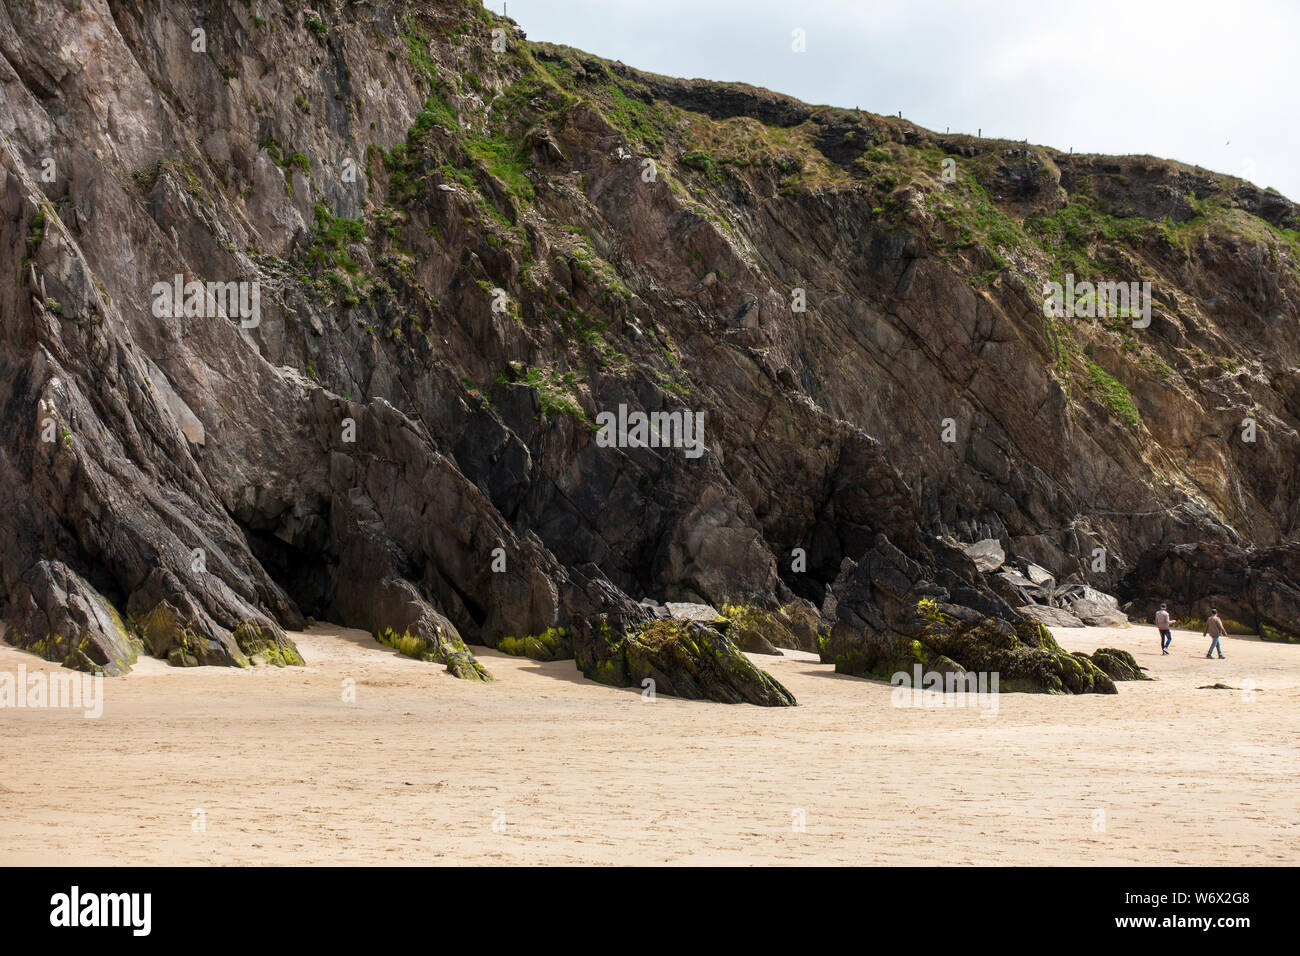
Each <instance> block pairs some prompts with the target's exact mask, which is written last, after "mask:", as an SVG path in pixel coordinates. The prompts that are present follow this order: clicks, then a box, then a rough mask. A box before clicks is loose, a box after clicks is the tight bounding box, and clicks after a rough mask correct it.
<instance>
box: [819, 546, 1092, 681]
mask: <svg viewBox="0 0 1300 956" xmlns="http://www.w3.org/2000/svg"><path fill="white" fill-rule="evenodd" d="M834 591H835V594H836V598H837V603H836V621H835V625H834V627H833V628H832V630H831V633H830V635H829V637H828V638H827V640H826V641H825V644H824V646H823V648H822V653H821V657H822V660H823V661H824V662H826V663H833V664H834V665H835V670H836V671H837V672H839V673H843V674H852V675H854V676H858V677H871V678H875V679H877V680H890V679H891V677H892V676H893V675H894V674H896V673H898V672H900V671H908V670H910V669H911V668H912V667H913V666H914V665H915V664H918V663H919V664H921V665H922V666H923V667H925V668H927V669H938V668H940V667H954V668H957V669H959V670H963V671H968V672H976V673H979V672H984V673H989V674H992V673H997V674H998V675H999V690H1001V691H1033V692H1044V693H1068V694H1082V693H1107V694H1109V693H1114V692H1115V685H1114V683H1113V682H1112V681H1111V679H1110V678H1109V677H1108V676H1107V675H1106V674H1105V673H1104V672H1103V671H1101V670H1100V669H1099V668H1098V667H1097V666H1096V665H1095V664H1093V663H1092V662H1091V661H1089V660H1080V659H1079V658H1077V657H1075V656H1074V655H1072V654H1069V653H1067V652H1065V651H1064V650H1062V649H1061V647H1060V646H1059V645H1058V644H1057V643H1056V641H1055V640H1054V639H1053V638H1052V636H1051V634H1050V632H1048V631H1047V629H1046V628H1045V627H1043V626H1042V625H1041V624H1040V623H1038V622H1037V621H1034V620H1031V619H1030V618H1028V617H1025V616H1023V615H1021V614H1019V613H1017V612H1016V611H1015V610H1013V609H1012V608H1011V606H1010V605H1008V604H1007V603H1006V602H1005V601H1003V600H1002V599H1001V598H1000V597H999V596H998V595H997V594H995V593H994V592H993V591H992V590H991V589H989V588H988V587H986V586H984V585H972V584H969V583H967V582H965V581H963V580H962V579H961V578H959V577H958V576H957V575H956V574H954V573H952V572H948V571H944V570H940V571H939V572H937V573H934V574H932V573H930V572H929V571H928V570H927V569H926V568H925V567H924V566H922V565H921V564H920V563H919V562H917V561H914V560H913V559H911V558H909V557H908V556H907V555H906V554H904V553H903V552H902V551H900V550H899V549H898V548H896V547H895V546H894V545H893V544H892V543H891V542H890V541H889V540H888V538H887V537H886V536H885V535H883V534H882V535H878V536H877V537H876V539H875V540H874V542H873V546H872V549H871V550H870V551H868V552H867V553H866V554H864V555H863V556H862V560H860V561H857V562H847V563H846V564H845V566H844V569H843V570H842V572H841V574H840V577H839V578H838V579H837V580H836V582H835V584H834Z"/></svg>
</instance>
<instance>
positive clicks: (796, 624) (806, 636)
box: [722, 599, 827, 654]
mask: <svg viewBox="0 0 1300 956" xmlns="http://www.w3.org/2000/svg"><path fill="white" fill-rule="evenodd" d="M722 616H723V617H724V618H725V619H726V620H727V621H728V622H729V624H728V627H727V628H726V633H727V635H728V636H729V637H731V638H732V639H733V640H734V641H736V642H737V643H738V644H740V645H741V648H742V649H743V650H745V651H748V652H750V653H752V654H772V653H779V651H777V650H776V648H782V647H784V648H789V649H791V650H800V651H816V650H817V646H818V637H819V636H825V633H826V632H827V628H826V627H825V625H824V624H823V622H822V618H821V615H820V614H818V613H817V610H816V608H814V607H813V605H812V604H811V603H810V602H808V601H804V600H801V599H800V600H794V601H791V602H789V603H786V604H783V605H781V606H780V607H778V608H776V609H775V610H764V609H763V608H761V607H758V606H756V605H753V604H724V605H723V606H722Z"/></svg>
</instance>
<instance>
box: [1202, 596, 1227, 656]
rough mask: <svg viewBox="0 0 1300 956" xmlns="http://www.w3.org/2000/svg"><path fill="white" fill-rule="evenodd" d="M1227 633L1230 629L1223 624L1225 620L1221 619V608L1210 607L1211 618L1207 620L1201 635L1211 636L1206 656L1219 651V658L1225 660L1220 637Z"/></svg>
mask: <svg viewBox="0 0 1300 956" xmlns="http://www.w3.org/2000/svg"><path fill="white" fill-rule="evenodd" d="M1227 633H1228V629H1227V628H1226V627H1224V626H1223V621H1221V620H1219V609H1218V608H1217V607H1212V608H1210V619H1209V620H1208V621H1206V622H1205V630H1203V631H1201V637H1204V636H1205V635H1206V634H1209V635H1210V638H1211V640H1210V649H1209V650H1208V651H1206V652H1205V656H1206V657H1209V656H1210V655H1211V654H1213V653H1214V652H1215V651H1218V652H1219V660H1223V648H1222V647H1220V646H1219V638H1221V637H1222V636H1223V635H1224V634H1227Z"/></svg>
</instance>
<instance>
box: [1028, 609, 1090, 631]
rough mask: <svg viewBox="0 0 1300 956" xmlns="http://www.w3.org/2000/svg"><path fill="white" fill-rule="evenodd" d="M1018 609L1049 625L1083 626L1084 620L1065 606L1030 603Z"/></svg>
mask: <svg viewBox="0 0 1300 956" xmlns="http://www.w3.org/2000/svg"><path fill="white" fill-rule="evenodd" d="M1017 610H1019V611H1020V613H1021V614H1023V615H1025V616H1026V617H1031V618H1033V619H1034V620H1035V621H1038V623H1040V624H1046V625H1047V626H1048V627H1083V621H1081V620H1079V619H1078V618H1077V617H1075V616H1074V615H1073V614H1071V613H1070V612H1069V611H1067V610H1065V609H1064V608H1059V607H1049V606H1048V605H1046V604H1028V605H1025V606H1024V607H1021V608H1017Z"/></svg>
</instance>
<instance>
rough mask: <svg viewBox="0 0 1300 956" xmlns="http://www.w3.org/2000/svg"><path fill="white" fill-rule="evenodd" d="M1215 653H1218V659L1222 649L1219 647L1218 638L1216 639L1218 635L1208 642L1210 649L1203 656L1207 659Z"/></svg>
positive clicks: (1221, 654)
mask: <svg viewBox="0 0 1300 956" xmlns="http://www.w3.org/2000/svg"><path fill="white" fill-rule="evenodd" d="M1215 651H1218V652H1219V656H1220V657H1222V656H1223V648H1222V647H1220V646H1219V638H1218V635H1215V636H1214V637H1213V639H1212V640H1211V641H1210V649H1209V650H1208V651H1206V652H1205V656H1206V657H1209V656H1210V655H1211V654H1213V653H1214V652H1215Z"/></svg>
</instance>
